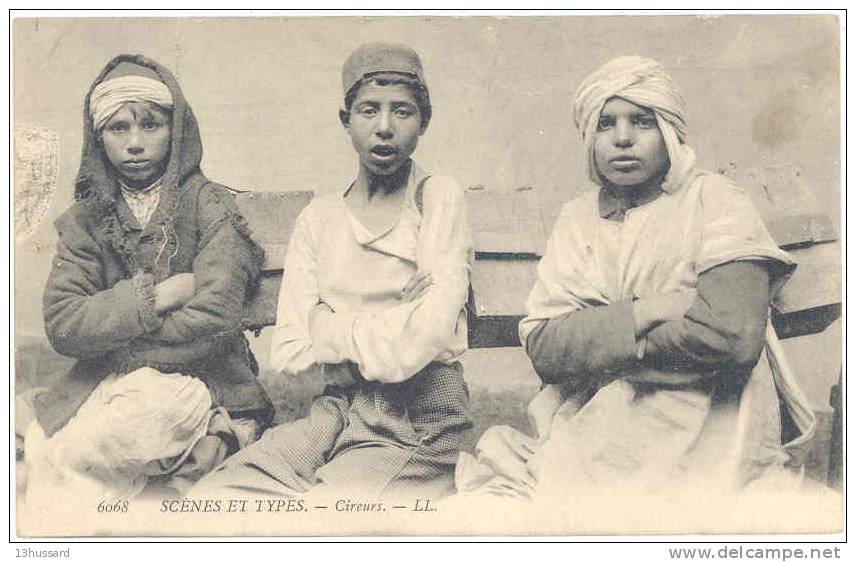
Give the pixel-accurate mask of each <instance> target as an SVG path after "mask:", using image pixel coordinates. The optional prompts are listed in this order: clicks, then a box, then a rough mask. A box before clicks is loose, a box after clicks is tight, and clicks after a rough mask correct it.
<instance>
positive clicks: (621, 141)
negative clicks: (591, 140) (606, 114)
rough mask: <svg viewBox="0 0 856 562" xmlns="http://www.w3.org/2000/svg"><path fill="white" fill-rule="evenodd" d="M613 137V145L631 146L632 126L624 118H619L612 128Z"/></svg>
mask: <svg viewBox="0 0 856 562" xmlns="http://www.w3.org/2000/svg"><path fill="white" fill-rule="evenodd" d="M613 131H614V134H615V138H614V142H615V146H617V147H620V148H627V147H630V146H633V140H634V139H633V126H632V124H631V123H630V122H629V121H627V120H626V119H619V120H618V121H617V122H616V123H615V129H613Z"/></svg>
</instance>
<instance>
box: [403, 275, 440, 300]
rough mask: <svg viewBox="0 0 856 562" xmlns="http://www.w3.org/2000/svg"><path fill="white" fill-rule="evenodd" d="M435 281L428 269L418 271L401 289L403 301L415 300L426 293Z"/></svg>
mask: <svg viewBox="0 0 856 562" xmlns="http://www.w3.org/2000/svg"><path fill="white" fill-rule="evenodd" d="M433 282H434V279H433V278H432V277H431V274H430V273H428V272H427V271H419V272H417V273H416V274H415V275H414V276H413V277H411V278H410V280H409V281H408V282H407V284H406V285H405V286H404V289H402V290H401V302H413V301H415V300H416V299H418V298H419V297H421V296H422V295H424V294H425V291H427V290H428V287H430V286H431V284H432V283H433Z"/></svg>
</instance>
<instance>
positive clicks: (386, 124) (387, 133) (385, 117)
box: [375, 111, 395, 139]
mask: <svg viewBox="0 0 856 562" xmlns="http://www.w3.org/2000/svg"><path fill="white" fill-rule="evenodd" d="M394 133H395V131H394V130H393V124H392V114H391V113H390V112H389V111H381V112H380V115H379V116H378V120H377V128H376V129H375V134H376V135H377V136H378V137H380V138H382V139H389V138H392V135H393V134H394Z"/></svg>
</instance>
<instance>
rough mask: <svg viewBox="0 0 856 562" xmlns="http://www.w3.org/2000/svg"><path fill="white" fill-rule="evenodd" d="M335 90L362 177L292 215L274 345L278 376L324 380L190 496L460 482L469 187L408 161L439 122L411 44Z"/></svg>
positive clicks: (359, 69)
mask: <svg viewBox="0 0 856 562" xmlns="http://www.w3.org/2000/svg"><path fill="white" fill-rule="evenodd" d="M342 88H343V94H344V107H343V108H342V110H341V111H340V119H341V123H342V126H343V127H344V128H345V130H346V132H347V133H348V134H349V136H350V137H351V141H352V143H353V146H354V150H355V152H356V153H357V157H358V172H357V177H356V179H355V180H353V181H352V182H351V183H350V184H349V185H348V186H347V189H345V190H343V191H337V192H336V193H334V194H332V195H330V196H326V197H321V198H318V199H316V200H315V201H313V202H312V203H311V204H310V205H309V206H308V207H307V208H306V209H304V211H303V212H302V213H301V215H300V217H299V218H298V220H297V224H296V226H295V230H294V234H293V235H292V238H291V241H290V244H289V248H288V252H287V256H286V259H285V266H284V268H285V276H284V279H283V282H282V287H281V290H280V293H279V305H278V309H277V323H276V328H275V331H274V334H273V346H272V352H271V362H272V364H273V367H274V368H275V369H276V370H277V371H280V372H284V373H286V374H295V373H301V372H306V371H310V372H315V373H317V376H320V377H324V379H325V381H326V382H327V384H328V386H327V388H326V390H325V391H324V393H323V395H322V396H320V397H318V398H316V399H315V400H314V401H313V403H312V406H311V410H310V414H309V416H308V417H307V418H305V419H302V420H298V421H295V422H292V423H289V424H285V425H282V426H279V427H276V428H273V429H271V430H269V431H268V432H267V433H266V434H265V435H264V436H263V437H262V439H261V440H260V441H259V442H258V443H256V444H254V445H253V446H252V447H249V448H248V449H246V450H245V451H243V452H242V453H239V454H238V455H236V456H235V457H232V459H230V460H229V461H227V462H226V463H225V464H224V465H223V466H221V467H220V468H219V469H217V470H216V471H214V472H212V473H211V474H210V475H209V476H208V477H206V478H205V479H204V480H203V481H202V482H200V484H199V485H198V487H197V488H195V489H194V491H193V493H195V494H203V495H208V496H210V495H212V494H214V495H216V494H222V495H234V494H235V493H241V492H243V493H254V494H281V495H287V496H295V495H298V494H302V493H305V492H308V491H309V490H310V489H314V492H315V493H322V492H323V493H326V492H329V493H339V494H341V493H342V492H348V493H351V494H360V496H359V497H364V498H370V497H387V498H391V497H417V496H418V497H434V498H437V497H441V496H443V495H446V494H448V493H449V492H451V491H452V490H453V474H454V469H455V461H456V459H457V456H458V453H459V451H461V450H462V449H465V448H466V447H467V446H468V444H469V434H470V430H471V426H472V424H471V422H470V420H469V417H468V415H467V402H468V393H467V389H466V385H465V383H464V379H463V375H462V369H461V365H460V363H459V362H458V361H457V360H458V358H459V357H460V355H461V354H462V353H463V352H464V351H465V350H466V346H467V325H466V315H465V312H464V307H465V304H466V301H467V295H468V287H469V268H470V256H471V245H470V236H469V232H468V227H467V221H466V216H467V215H466V208H465V198H464V193H463V190H462V189H461V187H460V185H459V184H458V183H457V182H456V181H455V180H454V179H452V178H450V177H446V176H438V175H430V174H427V173H426V172H424V171H423V170H421V169H420V168H419V167H418V166H417V165H416V164H415V163H414V162H413V161H412V160H411V154H412V153H413V151H414V150H415V149H416V146H417V143H418V141H419V137H420V136H421V135H422V134H423V133H424V132H425V130H426V128H427V126H428V123H429V120H430V118H431V103H430V98H429V94H428V87H427V84H426V82H425V78H424V75H423V70H422V64H421V61H420V59H419V56H418V55H417V54H416V53H415V52H414V51H413V50H412V49H410V48H409V47H405V46H401V45H389V44H382V43H374V44H368V45H363V46H361V47H359V48H358V49H356V50H355V51H354V52H353V53H352V54H351V55H350V57H348V59H347V61H346V62H345V64H344V67H343V70H342ZM319 484H323V486H320V487H316V486H317V485H319ZM340 497H341V496H340Z"/></svg>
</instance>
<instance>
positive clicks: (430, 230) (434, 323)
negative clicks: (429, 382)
mask: <svg viewBox="0 0 856 562" xmlns="http://www.w3.org/2000/svg"><path fill="white" fill-rule="evenodd" d="M424 177H425V174H424V172H422V171H421V170H419V169H418V168H417V167H416V165H413V167H412V171H411V175H410V178H409V179H408V182H407V186H406V188H405V189H406V190H407V192H406V193H405V198H404V205H403V209H402V212H401V216H400V217H399V220H398V222H397V223H396V224H395V225H394V226H393V227H391V228H390V229H388V230H387V231H386V232H382V233H379V234H378V233H372V232H370V231H369V230H368V229H367V228H366V227H365V226H363V225H362V224H361V223H360V222H359V220H357V218H356V217H354V215H353V214H351V212H350V211H349V210H348V207H347V206H346V204H345V201H344V193H337V194H334V195H332V196H328V197H323V198H319V199H316V200H315V201H313V202H312V203H311V204H310V205H309V206H307V207H306V208H305V209H304V210H303V212H302V213H301V214H300V216H299V217H298V219H297V223H296V225H295V229H294V233H293V234H292V237H291V240H290V243H289V247H288V252H287V254H286V258H285V265H284V270H285V272H284V275H283V281H282V286H281V288H280V293H279V303H278V306H277V323H276V327H275V328H274V333H273V344H272V352H271V363H272V365H273V367H274V368H275V369H276V370H277V371H286V372H288V373H299V372H302V371H305V370H307V369H310V368H313V367H314V366H316V365H322V364H338V363H343V362H345V361H351V362H353V363H356V364H357V366H358V367H359V369H360V373H361V375H362V376H363V377H364V378H366V379H368V380H377V381H381V382H400V381H403V380H406V379H408V378H410V377H411V376H413V375H414V374H416V373H418V372H419V371H420V370H421V369H422V368H423V367H425V366H426V365H427V364H428V363H430V362H432V361H442V362H451V361H454V360H455V359H456V358H457V357H458V356H460V355H461V354H462V353H463V352H464V351H465V350H466V349H467V323H466V313H465V311H464V307H465V305H466V302H467V295H468V289H469V273H470V265H471V259H472V244H471V239H470V233H469V228H468V225H467V212H466V200H465V195H464V192H463V189H462V188H461V187H460V185H459V184H458V182H457V181H455V180H454V179H452V178H449V177H444V176H431V178H430V179H429V180H428V181H427V182H426V183H425V185H424V188H423V197H422V201H423V206H422V212H421V213H420V212H419V210H418V209H417V207H416V203H415V199H414V192H415V189H416V186H417V185H418V183H419V181H421V180H422V178H424ZM417 271H427V272H430V274H431V276H432V280H433V283H432V285H431V286H430V287H429V288H428V290H427V291H426V292H425V293H424V294H423V295H422V296H421V297H419V298H418V299H416V300H415V301H413V302H409V303H403V302H402V301H401V291H402V289H403V288H404V286H405V284H406V283H407V281H408V280H409V279H410V278H411V277H412V276H413V275H414V274H415V273H416V272H417ZM319 302H324V303H326V304H327V305H329V306H330V307H331V308H332V309H333V310H334V311H335V313H331V314H318V315H316V316H315V318H314V323H313V326H312V329H311V333H310V327H309V326H308V320H309V313H310V311H311V310H312V308H313V307H314V306H315V305H316V304H318V303H319Z"/></svg>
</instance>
